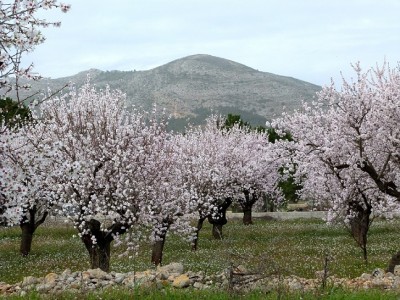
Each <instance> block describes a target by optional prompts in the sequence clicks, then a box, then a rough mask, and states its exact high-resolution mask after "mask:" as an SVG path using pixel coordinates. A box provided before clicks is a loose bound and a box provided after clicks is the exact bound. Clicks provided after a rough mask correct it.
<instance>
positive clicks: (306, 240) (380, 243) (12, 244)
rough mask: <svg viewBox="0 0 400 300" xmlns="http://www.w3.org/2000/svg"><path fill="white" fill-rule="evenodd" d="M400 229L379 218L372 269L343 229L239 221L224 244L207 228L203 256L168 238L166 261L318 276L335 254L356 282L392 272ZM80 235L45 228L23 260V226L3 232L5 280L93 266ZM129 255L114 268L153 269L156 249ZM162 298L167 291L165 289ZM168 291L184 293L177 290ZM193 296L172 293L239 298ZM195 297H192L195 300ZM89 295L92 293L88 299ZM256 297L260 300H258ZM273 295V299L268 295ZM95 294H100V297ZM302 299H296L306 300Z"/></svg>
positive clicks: (0, 271)
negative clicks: (379, 271) (390, 265)
mask: <svg viewBox="0 0 400 300" xmlns="http://www.w3.org/2000/svg"><path fill="white" fill-rule="evenodd" d="M399 226H400V220H395V221H391V222H389V221H382V220H379V221H375V223H374V224H373V225H372V228H371V230H370V235H369V241H368V248H369V264H368V265H367V266H366V265H365V264H364V261H363V259H362V253H361V250H360V249H359V248H357V247H356V245H355V242H354V240H353V239H352V238H351V237H350V235H349V233H348V232H347V231H346V230H345V229H344V228H343V227H341V226H328V225H326V224H325V223H324V222H323V221H320V220H293V221H266V220H255V224H254V225H252V226H243V225H242V224H241V222H240V221H233V220H231V221H229V223H228V224H227V225H226V226H224V236H225V238H224V239H223V240H222V241H217V240H214V239H213V238H212V236H211V226H210V225H209V224H205V225H204V227H203V230H202V231H201V235H200V240H199V250H198V251H196V252H192V251H191V250H190V244H189V243H188V242H187V241H184V240H182V239H181V238H179V237H177V236H176V235H173V234H171V235H170V236H168V239H167V242H166V245H165V252H164V257H163V262H164V264H168V263H170V262H182V263H183V265H184V266H185V268H186V269H187V270H192V271H200V270H202V271H204V272H205V273H206V274H212V273H216V272H221V271H222V270H223V269H225V268H227V267H228V266H229V265H230V264H231V263H233V264H234V265H239V264H242V265H244V266H246V267H247V268H248V269H252V270H258V271H260V272H264V273H268V274H273V273H279V274H282V275H297V276H301V277H306V278H314V277H315V271H317V270H322V269H323V263H324V258H325V255H326V253H329V255H330V256H331V262H330V265H329V269H330V273H331V274H334V275H336V276H338V277H348V278H353V277H358V276H360V275H361V274H362V273H364V272H366V273H371V272H372V271H373V269H375V268H378V267H379V268H383V269H384V268H386V267H387V264H388V261H389V259H390V258H391V256H392V255H393V254H394V253H396V252H397V251H398V250H400V249H398V247H399V244H398V234H397V231H398V228H399ZM74 235H76V231H75V230H74V229H73V228H72V227H71V226H69V225H67V224H62V225H58V226H50V225H46V226H41V227H39V228H38V230H37V232H36V233H35V236H34V240H33V245H32V252H31V254H30V255H29V256H28V257H21V256H19V254H18V250H19V238H20V230H19V228H18V227H15V228H0V281H3V282H7V283H16V282H19V281H21V280H22V279H23V277H24V276H35V277H42V276H45V275H46V274H47V273H50V272H56V273H61V272H62V271H63V270H65V269H67V268H69V269H71V270H72V271H78V270H85V269H88V268H89V259H88V255H87V253H86V249H85V247H84V245H83V243H82V242H81V241H80V239H79V238H77V237H74ZM123 250H124V249H123V248H120V247H113V248H112V254H111V270H112V271H116V272H128V271H132V270H133V269H136V270H145V269H148V268H152V267H153V266H152V265H151V264H150V257H151V249H150V246H149V245H148V244H147V243H146V242H142V244H141V247H140V250H139V254H138V256H137V257H135V258H132V259H129V258H127V257H119V256H118V254H121V253H122V252H123ZM119 292H120V293H121V298H122V299H123V298H124V297H125V298H126V296H124V294H127V292H126V291H124V290H123V289H121V291H119ZM130 293H132V291H130ZM147 293H149V298H146V297H147V296H146V295H141V296H140V297H139V298H140V299H158V298H155V297H156V296H155V295H152V294H151V293H152V291H148V292H147ZM157 293H158V294H160V292H159V291H158V292H157ZM164 293H168V291H166V292H164ZM169 293H182V292H179V291H173V290H171V291H169ZM190 293H196V291H190V292H188V291H187V292H184V293H183V294H182V295H172V296H171V297H172V298H170V299H193V297H195V298H197V299H206V298H207V299H233V298H224V297H228V296H232V295H228V294H226V293H225V292H224V291H221V294H219V293H217V294H215V292H213V293H212V294H213V295H216V296H218V297H219V298H213V295H208V296H207V293H208V292H204V293H203V292H202V295H205V296H204V298H200V296H196V295H190ZM224 293H225V294H224ZM360 293H361V292H359V294H360ZM373 293H374V292H372V291H369V292H367V294H368V295H373ZM380 293H381V294H382V292H380ZM128 294H129V293H128ZM342 294H343V295H345V294H346V292H341V291H335V293H334V294H329V293H328V294H326V295H325V296H326V297H327V298H321V297H325V296H324V295H319V296H318V299H353V298H349V297H342V298H340V297H341V296H340V295H342ZM361 294H362V293H361ZM361 294H360V295H361ZM188 295H189V296H191V298H188V297H189V296H188ZM377 295H378V294H377ZM377 295H375V296H376V297H375V296H374V297H373V298H366V297H367V296H365V295H364V296H363V297H361V296H360V298H354V299H380V298H377ZM385 295H386V294H385ZM89 296H90V295H85V297H89ZM164 296H165V295H164ZM253 296H254V297H255V298H251V297H253ZM253 296H252V295H251V294H249V295H247V296H246V297H250V298H248V299H259V298H257V297H259V296H260V295H258V296H257V295H255V294H254V295H253ZM270 296H271V297H272V298H266V297H270ZM292 296H293V295H292ZM300 296H301V297H302V299H314V298H307V297H308V296H309V297H313V295H312V294H310V295H300ZM300 296H299V297H300ZM314 296H315V295H314ZM347 296H349V295H347ZM391 296H393V297H395V296H396V294H395V293H393V294H390V292H389V293H388V294H387V297H386V298H385V299H397V298H390V297H391ZM32 297H34V295H32ZM32 297H30V298H32ZM66 297H67V296H66ZM71 297H72V296H71ZM73 297H76V295H75V296H73ZM73 297H72V298H71V299H73ZM90 297H91V296H90ZM93 297H97V296H96V295H93ZM110 297H111V296H110ZM185 297H186V298H185ZM201 297H203V296H201ZM299 297H297V299H300V298H299ZM335 297H336V298H335ZM371 297H372V296H371ZM118 298H119V297H118ZM91 299H98V298H91ZM102 299H112V297H111V298H107V295H106V294H102ZM114 299H115V298H114ZM126 299H128V298H126ZM160 299H161V298H160ZM163 299H168V298H163ZM238 299H239V298H238ZM241 299H242V298H241ZM262 299H277V298H276V295H275V298H273V293H272V294H271V295H263V296H262ZM281 299H285V298H281ZM287 299H289V298H287Z"/></svg>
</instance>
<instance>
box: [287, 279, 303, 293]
mask: <svg viewBox="0 0 400 300" xmlns="http://www.w3.org/2000/svg"><path fill="white" fill-rule="evenodd" d="M288 287H289V289H290V290H292V291H298V290H301V289H303V285H302V284H301V282H299V281H298V280H296V279H293V280H290V281H289V283H288Z"/></svg>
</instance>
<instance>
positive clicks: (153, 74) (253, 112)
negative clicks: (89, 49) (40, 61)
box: [31, 54, 321, 129]
mask: <svg viewBox="0 0 400 300" xmlns="http://www.w3.org/2000/svg"><path fill="white" fill-rule="evenodd" d="M87 74H89V76H90V81H91V83H93V84H95V85H96V86H97V87H99V88H104V87H105V86H106V85H109V86H110V88H112V89H120V90H121V91H123V92H125V93H126V95H127V102H128V103H127V104H128V106H136V107H143V108H145V109H149V108H151V107H152V106H153V105H154V104H157V106H158V107H163V108H165V109H166V110H167V112H168V113H169V114H171V115H172V118H171V124H172V127H179V128H182V126H184V125H186V124H187V123H188V122H191V123H194V124H198V123H202V122H203V121H204V118H205V117H206V116H207V115H209V114H211V113H218V114H228V113H233V114H240V115H241V116H242V117H243V119H245V120H246V121H249V122H250V123H252V124H253V125H262V124H265V121H267V120H271V119H272V118H274V117H275V116H277V115H280V114H281V113H282V111H283V109H284V107H286V110H287V111H289V112H290V111H293V110H294V109H298V108H300V106H301V101H306V102H309V101H312V99H313V97H314V95H315V93H316V92H317V91H319V90H321V87H320V86H317V85H314V84H312V83H309V82H306V81H302V80H299V79H296V78H293V77H288V76H282V75H276V74H273V73H268V72H261V71H258V70H256V69H253V68H250V67H248V66H246V65H243V64H240V63H238V62H234V61H231V60H228V59H224V58H220V57H216V56H211V55H207V54H195V55H190V56H186V57H183V58H179V59H176V60H173V61H171V62H169V63H166V64H164V65H161V66H159V67H156V68H153V69H150V70H145V71H136V70H134V71H118V70H113V71H101V70H98V69H90V70H87V71H82V72H79V73H78V74H75V75H72V76H68V77H62V78H56V79H50V78H43V79H42V80H41V81H39V82H37V83H34V84H32V90H31V92H32V91H36V90H38V89H39V90H40V89H42V90H47V87H50V88H51V90H56V89H57V88H60V87H61V86H62V85H64V84H65V83H66V82H69V81H71V82H74V83H75V85H76V87H80V86H81V85H82V84H83V83H84V82H85V81H86V80H87ZM175 129H176V128H175Z"/></svg>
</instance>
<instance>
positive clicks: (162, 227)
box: [136, 110, 193, 265]
mask: <svg viewBox="0 0 400 300" xmlns="http://www.w3.org/2000/svg"><path fill="white" fill-rule="evenodd" d="M166 128H167V122H166V118H165V116H163V115H162V114H160V113H158V112H157V110H154V111H153V113H152V118H150V119H149V120H148V121H147V131H148V132H151V133H152V134H149V135H148V136H147V137H146V140H145V142H144V143H143V144H144V147H143V151H144V153H143V154H144V158H145V162H144V163H143V164H142V165H141V169H140V172H138V174H136V175H137V177H138V180H137V183H138V184H140V200H141V202H142V207H143V211H142V212H141V216H142V218H141V223H142V224H143V225H145V226H151V228H152V231H151V235H150V240H151V242H152V247H153V249H152V256H151V261H152V263H154V264H155V265H160V264H162V256H163V249H164V244H165V241H166V237H167V233H168V232H171V231H172V232H178V233H179V234H180V235H181V236H187V237H188V238H190V237H191V235H192V233H193V228H192V226H191V224H190V222H191V220H192V219H191V216H190V213H191V211H192V207H191V206H190V201H188V200H190V199H191V192H190V189H189V188H188V182H187V181H186V178H185V171H186V170H185V167H186V165H185V164H184V157H183V156H182V155H181V153H182V151H181V149H180V148H179V147H178V146H179V143H178V141H179V135H174V134H173V133H172V132H167V130H166Z"/></svg>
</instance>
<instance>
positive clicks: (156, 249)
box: [151, 235, 166, 266]
mask: <svg viewBox="0 0 400 300" xmlns="http://www.w3.org/2000/svg"><path fill="white" fill-rule="evenodd" d="M160 238H161V237H160ZM165 238H166V237H165V235H164V237H162V239H161V240H159V241H156V242H155V243H154V244H153V250H152V253H151V262H152V263H153V264H154V265H156V266H158V265H161V264H162V256H163V251H164V244H165Z"/></svg>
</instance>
